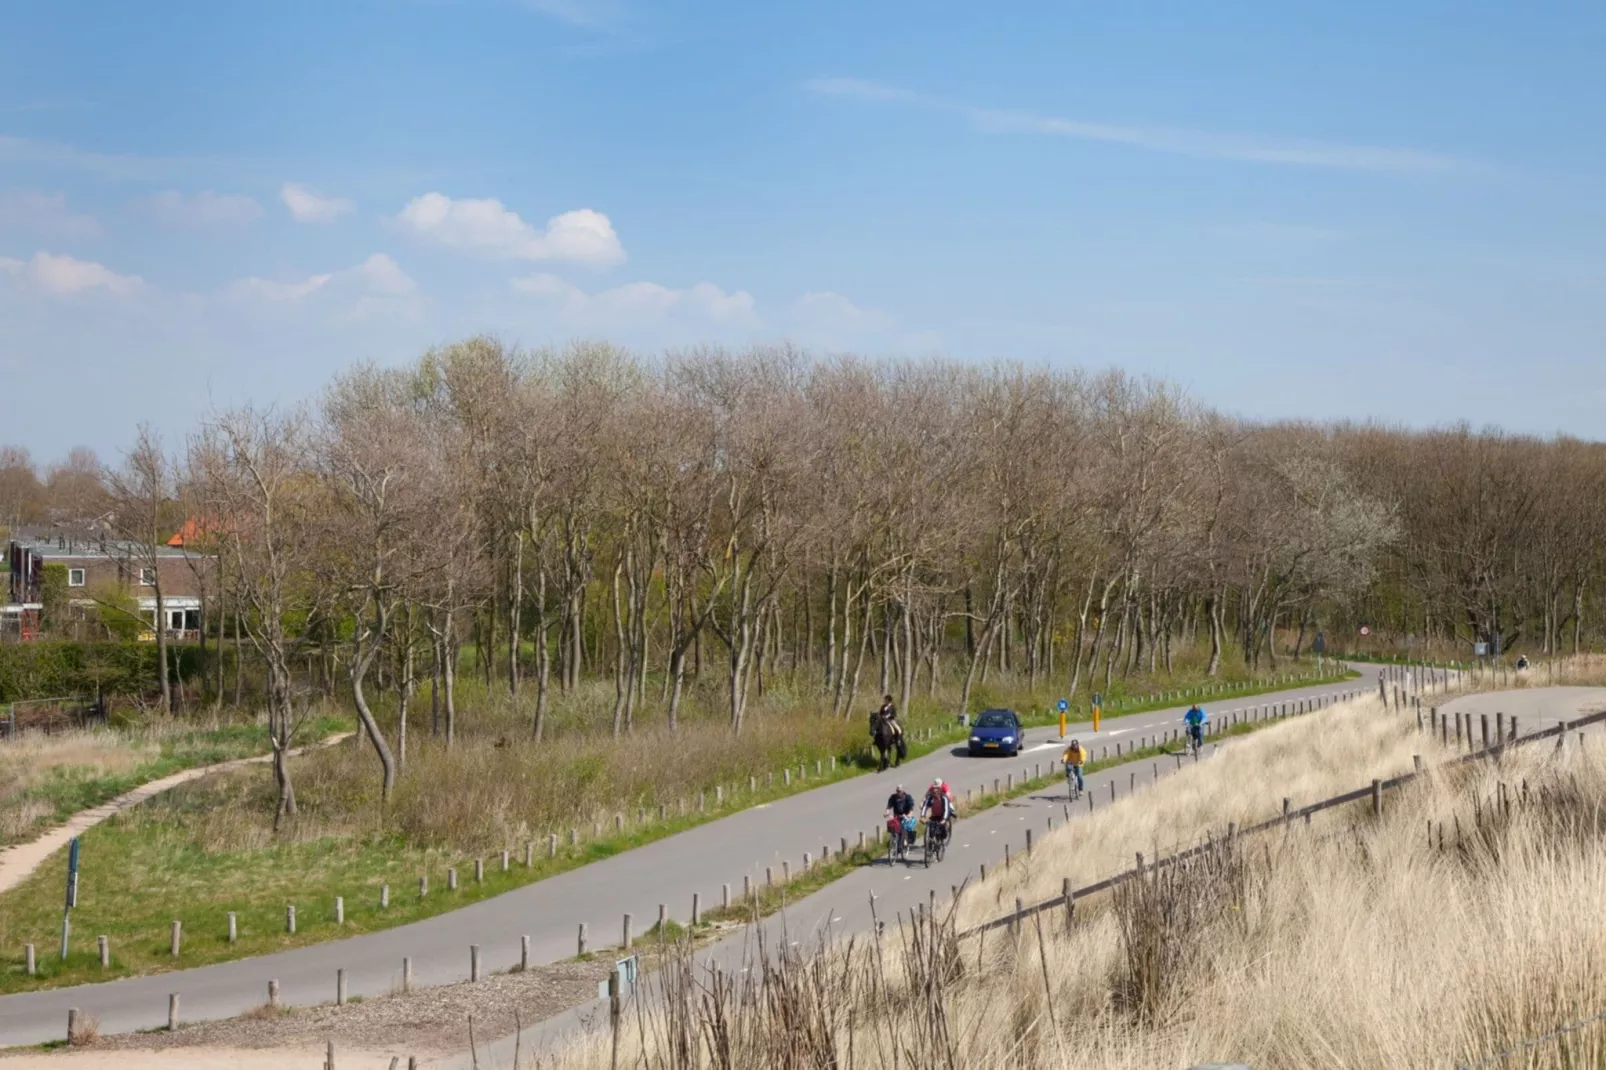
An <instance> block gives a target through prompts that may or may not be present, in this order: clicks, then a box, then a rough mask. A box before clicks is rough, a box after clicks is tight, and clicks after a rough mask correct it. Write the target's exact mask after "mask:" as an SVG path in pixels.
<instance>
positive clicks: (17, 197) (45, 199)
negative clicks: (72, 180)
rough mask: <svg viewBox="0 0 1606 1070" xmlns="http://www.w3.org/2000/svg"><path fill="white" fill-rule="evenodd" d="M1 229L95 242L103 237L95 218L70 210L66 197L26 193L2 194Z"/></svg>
mask: <svg viewBox="0 0 1606 1070" xmlns="http://www.w3.org/2000/svg"><path fill="white" fill-rule="evenodd" d="M0 227H15V228H17V229H24V228H25V229H28V230H35V231H44V232H46V233H50V234H59V235H63V236H65V237H69V238H92V237H94V236H95V235H97V234H99V233H100V224H99V223H98V222H96V220H95V218H94V217H93V216H87V215H83V214H81V213H79V212H74V211H72V210H71V209H69V208H68V207H67V195H66V194H65V193H40V192H38V191H37V190H26V189H25V190H14V191H12V192H10V193H0Z"/></svg>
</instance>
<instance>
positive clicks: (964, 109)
mask: <svg viewBox="0 0 1606 1070" xmlns="http://www.w3.org/2000/svg"><path fill="white" fill-rule="evenodd" d="M804 88H805V89H807V90H808V91H809V92H812V93H818V94H820V95H822V96H831V97H842V98H845V99H850V100H859V101H863V102H866V103H872V104H901V105H908V106H914V107H924V108H930V109H932V110H935V111H941V112H946V113H949V114H952V115H957V116H960V117H961V118H964V119H967V120H969V122H970V124H971V125H972V126H973V127H975V128H976V129H977V130H981V131H983V132H985V133H994V134H1041V135H1047V136H1051V137H1066V138H1074V139H1077V140H1080V141H1098V142H1105V143H1109V144H1117V145H1127V146H1130V147H1132V148H1140V149H1148V150H1150V151H1152V152H1165V153H1172V154H1175V155H1179V156H1193V157H1198V158H1202V159H1215V160H1237V161H1242V162H1247V163H1265V164H1277V165H1281V166H1287V167H1314V168H1325V169H1329V170H1339V171H1366V172H1374V173H1386V174H1432V173H1444V172H1451V171H1461V172H1470V171H1477V170H1481V168H1479V167H1477V166H1476V165H1473V164H1469V163H1467V162H1466V161H1463V160H1456V159H1452V158H1450V157H1448V156H1441V155H1438V154H1436V153H1430V152H1420V151H1417V150H1415V149H1396V148H1379V147H1375V146H1370V145H1344V144H1336V143H1332V142H1324V141H1313V140H1309V139H1291V140H1277V139H1269V138H1261V137H1256V136H1253V135H1247V134H1231V133H1221V132H1218V131H1208V130H1181V129H1176V128H1173V127H1163V126H1134V125H1127V124H1117V123H1100V122H1087V121H1084V120H1080V119H1065V118H1059V117H1056V116H1052V115H1037V114H1034V113H1031V112H1020V111H1007V110H1001V109H997V108H979V107H975V106H974V105H970V104H965V103H962V102H959V101H953V100H947V99H944V98H942V97H938V96H932V95H930V94H926V93H917V92H915V91H913V90H909V89H904V88H901V87H899V86H890V85H883V84H881V83H880V82H872V81H866V80H864V79H860V78H816V79H813V80H812V81H809V82H806V83H804Z"/></svg>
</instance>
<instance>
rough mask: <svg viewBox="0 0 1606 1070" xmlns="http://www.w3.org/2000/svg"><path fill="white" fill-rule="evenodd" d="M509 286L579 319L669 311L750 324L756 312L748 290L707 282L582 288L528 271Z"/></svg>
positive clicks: (620, 320)
mask: <svg viewBox="0 0 1606 1070" xmlns="http://www.w3.org/2000/svg"><path fill="white" fill-rule="evenodd" d="M510 285H511V286H512V287H513V289H514V290H515V291H516V292H518V293H522V294H526V295H528V296H531V297H537V298H541V299H544V300H546V301H549V302H551V303H553V304H555V305H557V306H558V308H559V311H560V314H561V315H562V316H563V318H564V319H566V320H568V321H570V322H573V323H580V324H601V325H633V324H640V323H644V322H650V321H655V320H662V319H664V318H666V317H669V316H689V317H691V318H693V319H696V320H699V321H702V322H708V323H715V324H754V323H757V322H758V313H757V309H756V306H755V302H754V300H753V295H752V294H750V293H748V292H747V291H745V290H737V291H735V292H734V293H727V292H725V291H724V290H722V289H720V288H719V287H718V286H715V285H714V284H713V283H711V282H699V283H697V284H696V285H694V286H690V287H688V288H686V289H684V290H677V289H672V288H670V287H668V286H661V285H659V284H658V283H656V282H631V283H626V284H625V285H623V286H616V287H614V288H613V289H611V290H601V291H599V292H597V293H590V294H588V293H586V292H585V291H584V290H582V289H580V288H579V287H578V286H575V285H574V284H572V283H569V282H566V281H564V280H563V279H560V278H558V277H557V276H556V275H548V274H539V275H528V276H525V277H523V278H518V279H514V280H512V282H511V284H510Z"/></svg>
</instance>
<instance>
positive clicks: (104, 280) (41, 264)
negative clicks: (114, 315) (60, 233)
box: [0, 250, 144, 297]
mask: <svg viewBox="0 0 1606 1070" xmlns="http://www.w3.org/2000/svg"><path fill="white" fill-rule="evenodd" d="M0 271H4V272H6V273H7V274H9V275H15V276H17V277H19V278H22V279H24V280H26V281H27V282H29V283H31V284H32V285H33V286H34V287H36V288H37V289H40V290H43V291H44V292H45V293H48V294H54V295H57V296H66V295H68V294H76V293H82V292H84V291H85V290H95V289H104V290H106V291H108V292H110V293H113V294H116V295H117V296H118V297H128V296H129V295H131V294H132V293H134V291H136V290H138V289H139V288H140V287H141V286H143V285H144V280H142V279H141V278H140V277H139V276H138V275H119V274H117V272H115V271H113V270H111V269H110V268H108V267H107V266H106V265H104V264H97V263H95V262H94V261H93V260H77V259H74V258H73V257H70V256H65V255H58V254H56V253H47V252H45V251H44V250H40V251H39V252H37V253H35V254H33V259H31V260H29V261H27V262H24V261H21V260H13V259H11V258H9V257H0Z"/></svg>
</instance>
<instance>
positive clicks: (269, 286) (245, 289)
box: [229, 272, 334, 302]
mask: <svg viewBox="0 0 1606 1070" xmlns="http://www.w3.org/2000/svg"><path fill="white" fill-rule="evenodd" d="M332 278H334V274H333V273H329V272H326V273H324V274H322V275H312V276H309V277H307V278H305V279H302V280H301V281H300V282H275V281H273V280H272V279H259V278H257V277H256V276H254V275H253V276H252V277H250V278H248V279H241V280H239V281H238V282H236V283H234V284H233V285H232V286H230V287H229V295H230V296H232V297H236V298H242V299H250V300H255V301H266V302H276V301H299V300H301V299H302V298H303V297H306V296H308V295H309V294H315V293H317V292H318V291H319V290H321V289H323V287H324V285H325V284H326V283H328V281H329V280H330V279H332Z"/></svg>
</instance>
